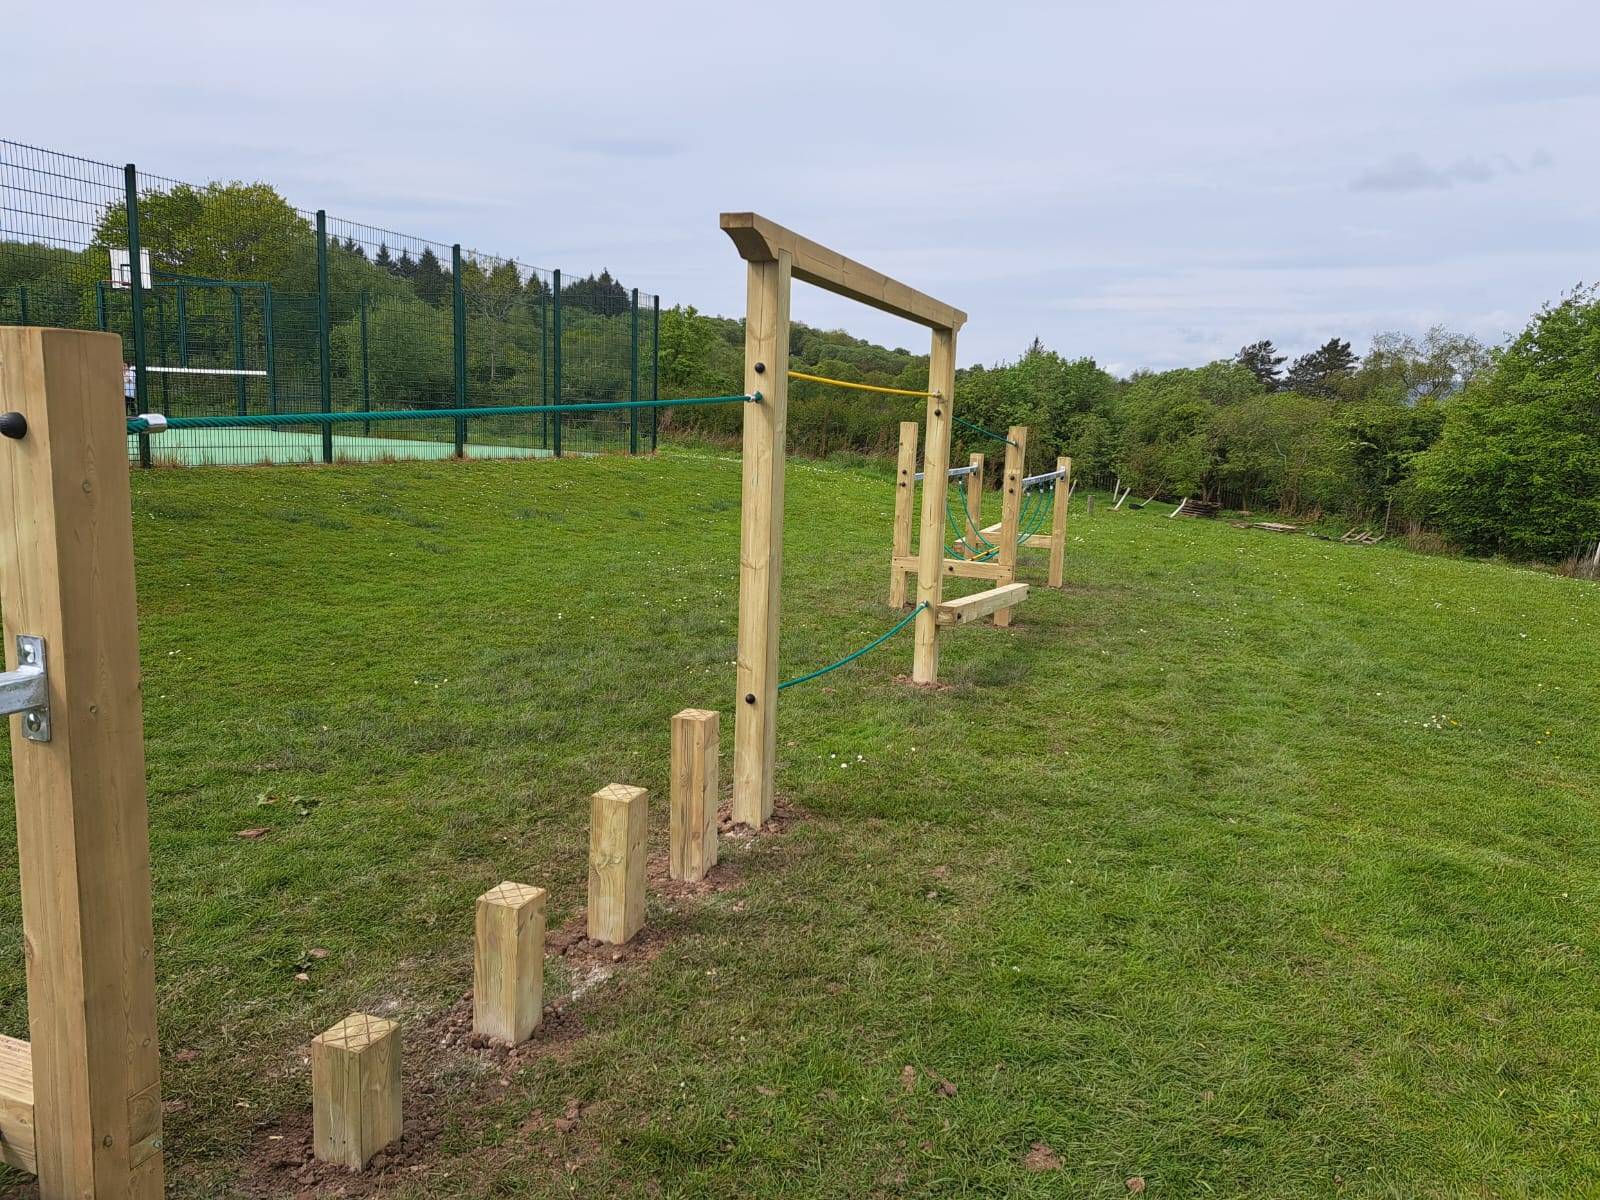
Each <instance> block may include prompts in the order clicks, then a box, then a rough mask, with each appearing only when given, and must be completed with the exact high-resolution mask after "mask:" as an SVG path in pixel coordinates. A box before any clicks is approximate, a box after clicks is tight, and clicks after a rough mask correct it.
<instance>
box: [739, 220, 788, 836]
mask: <svg viewBox="0 0 1600 1200" xmlns="http://www.w3.org/2000/svg"><path fill="white" fill-rule="evenodd" d="M790 269H791V260H790V256H789V255H788V254H787V253H786V252H784V251H778V252H777V253H776V254H775V255H774V257H773V258H772V259H771V260H770V261H765V262H751V263H749V264H748V272H747V273H748V276H749V279H748V294H747V297H746V302H745V338H744V390H745V394H746V395H752V394H754V393H756V392H760V393H761V401H760V403H756V404H747V405H745V412H744V479H743V485H742V499H741V503H740V526H739V649H738V667H737V677H738V683H737V686H738V705H737V709H736V712H735V715H734V723H733V819H734V820H735V821H738V822H739V823H740V824H742V825H748V826H750V827H751V828H752V829H759V828H760V827H761V826H762V825H764V824H765V823H766V820H767V818H768V817H770V816H771V815H772V803H773V800H772V796H773V793H772V771H773V765H774V762H775V760H776V757H777V740H778V617H779V610H780V606H781V601H782V591H783V468H784V449H785V447H784V437H785V431H786V427H787V424H788V413H789V279H790Z"/></svg>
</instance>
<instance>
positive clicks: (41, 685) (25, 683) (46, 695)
mask: <svg viewBox="0 0 1600 1200" xmlns="http://www.w3.org/2000/svg"><path fill="white" fill-rule="evenodd" d="M0 713H6V714H10V713H21V714H22V736H23V737H25V738H27V739H28V740H29V741H30V742H48V741H49V740H50V675H49V672H48V671H47V670H46V669H45V660H44V639H43V638H42V637H34V636H33V635H32V634H31V633H19V634H17V669H16V670H15V671H6V672H4V673H0Z"/></svg>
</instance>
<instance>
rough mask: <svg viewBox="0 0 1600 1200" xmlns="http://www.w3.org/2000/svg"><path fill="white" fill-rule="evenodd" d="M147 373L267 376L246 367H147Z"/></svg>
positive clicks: (263, 372) (262, 372)
mask: <svg viewBox="0 0 1600 1200" xmlns="http://www.w3.org/2000/svg"><path fill="white" fill-rule="evenodd" d="M145 370H146V371H155V372H159V373H161V374H162V375H263V376H264V375H265V374H266V372H265V371H257V370H254V369H249V370H247V369H245V368H244V367H146V368H145Z"/></svg>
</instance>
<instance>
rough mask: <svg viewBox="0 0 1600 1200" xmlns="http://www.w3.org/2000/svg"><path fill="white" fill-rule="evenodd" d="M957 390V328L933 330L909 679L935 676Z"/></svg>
mask: <svg viewBox="0 0 1600 1200" xmlns="http://www.w3.org/2000/svg"><path fill="white" fill-rule="evenodd" d="M955 390H956V331H955V330H954V329H953V328H950V329H938V328H936V329H934V331H933V344H932V348H931V351H930V353H929V356H928V391H929V392H931V393H932V395H930V396H929V397H928V411H927V418H926V419H925V420H924V422H923V425H924V426H925V427H926V429H927V431H928V432H927V439H926V443H925V445H924V446H923V450H922V526H921V529H920V531H919V533H918V537H917V602H918V603H919V604H920V605H921V606H922V607H921V608H920V610H919V611H918V612H917V623H916V646H915V649H914V650H913V652H912V661H911V679H912V682H913V683H937V682H938V681H939V623H938V619H937V618H938V611H939V600H940V597H941V596H942V594H943V584H944V538H943V537H942V536H941V533H942V531H943V529H944V524H945V515H944V508H945V495H946V492H947V490H948V488H949V486H950V479H949V475H948V472H949V470H950V410H951V406H952V405H953V404H954V402H955Z"/></svg>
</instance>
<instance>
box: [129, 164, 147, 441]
mask: <svg viewBox="0 0 1600 1200" xmlns="http://www.w3.org/2000/svg"><path fill="white" fill-rule="evenodd" d="M122 181H123V188H124V196H125V199H124V201H123V203H124V207H125V208H126V209H127V216H128V299H129V300H130V302H131V303H132V304H133V314H132V319H131V323H130V326H129V329H130V331H131V332H132V334H133V395H134V399H135V400H136V401H137V403H136V404H135V405H134V407H135V408H137V409H138V410H139V411H140V412H149V411H150V381H149V378H148V375H149V369H148V368H149V357H148V355H147V354H146V351H145V344H144V270H143V254H142V252H141V250H140V247H139V170H138V168H137V167H135V166H134V165H133V164H132V163H129V164H128V165H127V166H125V167H123V168H122ZM139 465H140V466H141V467H149V466H150V435H149V434H148V433H141V434H140V435H139Z"/></svg>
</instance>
